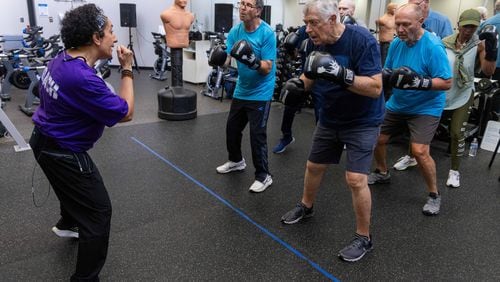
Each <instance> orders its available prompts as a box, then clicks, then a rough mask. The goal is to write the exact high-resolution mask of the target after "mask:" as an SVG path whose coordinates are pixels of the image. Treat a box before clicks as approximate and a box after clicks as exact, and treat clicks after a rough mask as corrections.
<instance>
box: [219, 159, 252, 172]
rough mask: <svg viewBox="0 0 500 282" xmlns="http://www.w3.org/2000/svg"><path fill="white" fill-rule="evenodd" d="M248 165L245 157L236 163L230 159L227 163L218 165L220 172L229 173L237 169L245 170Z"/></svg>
mask: <svg viewBox="0 0 500 282" xmlns="http://www.w3.org/2000/svg"><path fill="white" fill-rule="evenodd" d="M246 167H247V164H246V163H245V159H242V160H241V161H239V162H237V163H235V162H232V161H228V162H226V163H225V164H223V165H221V166H218V167H217V172H218V173H228V172H231V171H236V170H244V169H245V168H246Z"/></svg>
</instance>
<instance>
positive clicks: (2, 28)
mask: <svg viewBox="0 0 500 282" xmlns="http://www.w3.org/2000/svg"><path fill="white" fill-rule="evenodd" d="M13 2H15V3H16V4H15V5H13ZM0 7H2V8H0V35H20V34H22V30H23V28H24V27H26V25H27V24H28V23H29V17H28V6H27V2H26V0H16V1H12V0H0ZM7 7H8V8H7ZM21 18H23V19H24V23H23V22H21V20H20V19H21Z"/></svg>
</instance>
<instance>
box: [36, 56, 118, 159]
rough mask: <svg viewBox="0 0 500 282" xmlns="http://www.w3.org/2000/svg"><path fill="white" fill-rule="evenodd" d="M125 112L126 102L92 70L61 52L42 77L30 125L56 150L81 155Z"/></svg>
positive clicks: (80, 61)
mask: <svg viewBox="0 0 500 282" xmlns="http://www.w3.org/2000/svg"><path fill="white" fill-rule="evenodd" d="M127 112H128V104H127V102H126V101H125V100H123V99H122V98H120V97H119V96H117V95H115V94H114V93H113V92H111V90H110V89H109V88H108V87H107V86H106V83H105V82H104V80H102V78H100V77H99V76H97V75H96V72H95V70H94V69H93V68H91V67H89V66H88V65H87V63H86V62H84V61H83V60H82V59H79V58H72V57H71V56H69V55H67V54H66V52H61V53H59V54H58V55H57V56H56V57H55V58H54V59H52V60H51V61H50V63H49V65H48V66H47V68H46V69H45V71H44V72H43V74H42V77H41V79H40V106H39V107H38V109H37V111H36V112H35V114H34V115H33V122H34V123H35V125H36V126H38V127H39V129H40V131H41V132H42V133H43V134H44V135H46V136H49V137H51V138H53V139H55V140H56V142H57V144H58V145H59V146H60V147H62V148H64V149H67V150H71V151H73V152H85V151H87V150H89V149H90V148H92V147H93V145H94V143H95V142H96V141H97V140H98V139H99V138H100V137H101V135H102V132H103V131H104V126H113V125H115V124H116V123H117V122H119V121H120V120H121V119H123V118H124V117H125V115H126V114H127Z"/></svg>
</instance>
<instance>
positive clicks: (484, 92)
mask: <svg viewBox="0 0 500 282" xmlns="http://www.w3.org/2000/svg"><path fill="white" fill-rule="evenodd" d="M475 84H476V92H475V93H474V102H473V104H472V108H471V112H470V115H469V120H468V121H467V124H466V126H465V132H464V136H465V139H472V138H474V137H476V138H478V139H482V138H483V135H484V131H485V130H486V125H487V123H488V121H490V120H495V121H498V120H499V118H500V117H499V114H498V113H497V107H498V99H499V98H500V88H499V87H500V85H499V83H498V81H492V80H490V79H488V78H481V79H477V78H476V79H475ZM450 120H451V117H450V116H449V115H448V114H447V113H446V111H445V112H444V113H443V117H442V118H441V121H440V123H439V125H438V128H437V130H436V134H435V138H436V139H438V140H441V141H446V142H448V141H449V140H450V130H449V124H450Z"/></svg>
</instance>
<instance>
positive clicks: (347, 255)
mask: <svg viewBox="0 0 500 282" xmlns="http://www.w3.org/2000/svg"><path fill="white" fill-rule="evenodd" d="M372 249H373V245H372V240H371V236H370V239H369V240H368V239H367V238H366V237H365V236H361V235H359V234H356V236H355V237H354V239H353V240H352V241H351V243H350V244H349V245H347V246H346V247H345V248H343V249H342V250H340V252H339V258H340V259H342V260H345V261H350V262H355V261H358V260H360V259H361V258H362V257H363V256H364V255H366V253H368V252H369V251H371V250H372Z"/></svg>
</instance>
